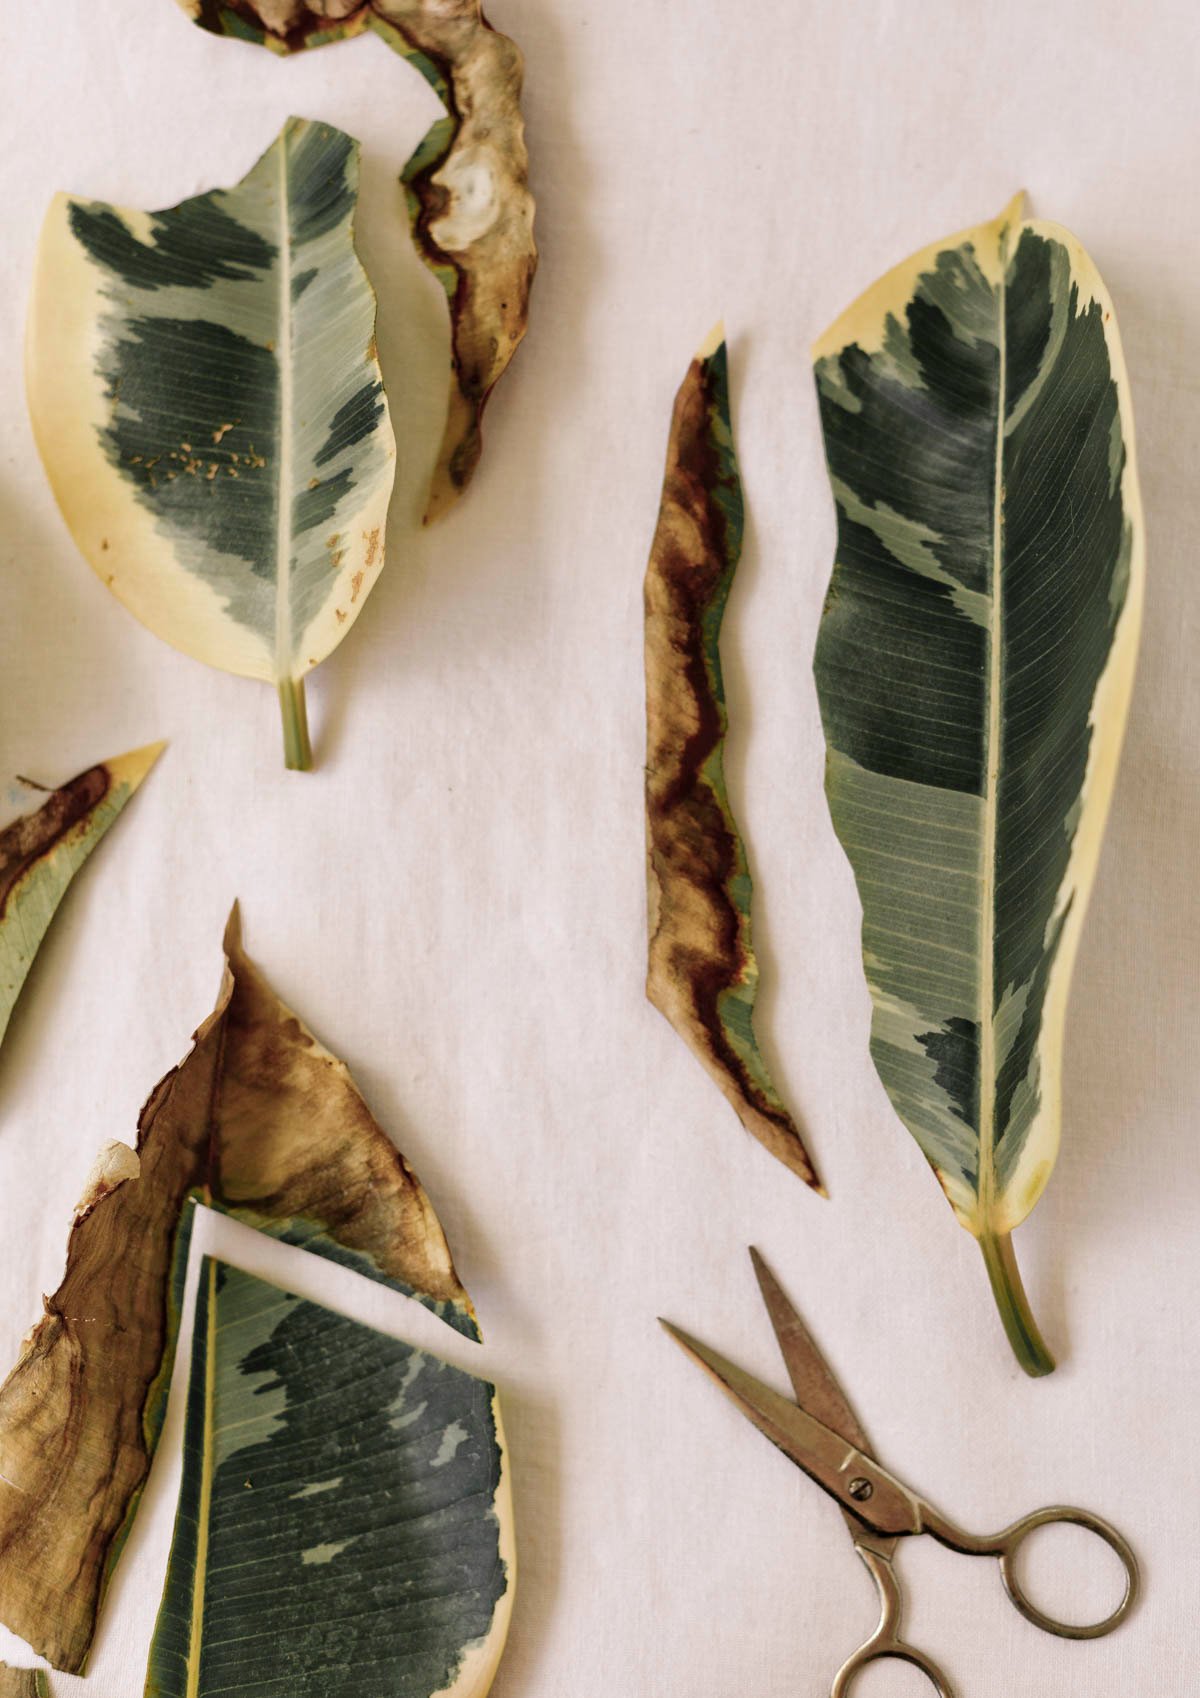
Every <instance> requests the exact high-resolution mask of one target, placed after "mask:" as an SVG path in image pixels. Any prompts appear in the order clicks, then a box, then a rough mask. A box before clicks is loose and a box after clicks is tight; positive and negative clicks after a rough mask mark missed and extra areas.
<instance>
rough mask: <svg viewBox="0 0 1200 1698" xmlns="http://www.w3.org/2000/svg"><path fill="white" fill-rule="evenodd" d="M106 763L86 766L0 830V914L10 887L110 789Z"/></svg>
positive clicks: (3, 909)
mask: <svg viewBox="0 0 1200 1698" xmlns="http://www.w3.org/2000/svg"><path fill="white" fill-rule="evenodd" d="M112 785H113V779H112V774H111V773H110V772H109V769H108V768H107V767H106V766H93V767H89V768H88V770H87V771H86V772H81V773H80V774H79V776H78V777H77V778H73V779H71V781H70V782H69V783H68V784H64V785H63V786H62V788H61V789H59V790H53V791H51V793H50V795H49V796H48V797H47V798H46V800H45V801H44V802H43V803H42V805H41V807H40V808H38V809H37V810H36V811H35V812H34V813H32V814H24V815H23V816H22V817H21V818H20V819H19V820H14V821H13V823H12V824H11V825H10V826H7V827H6V828H5V829H4V830H3V831H0V918H2V917H3V915H4V913H5V910H6V909H7V906H8V899H9V897H10V895H11V894H12V892H13V889H14V888H15V886H16V885H17V884H19V883H20V881H21V879H23V878H24V877H25V875H26V874H27V873H28V872H29V870H30V868H31V867H32V866H33V865H34V863H35V862H36V861H39V860H40V859H41V858H42V856H43V855H46V854H48V853H49V852H50V850H51V849H53V848H54V847H55V845H56V844H58V843H60V842H61V841H62V839H63V838H64V837H65V836H66V835H67V833H68V832H69V831H70V830H71V828H72V827H73V826H76V825H78V824H79V822H80V820H82V819H83V818H84V817H85V816H86V815H87V814H89V813H91V811H92V809H93V808H95V807H97V806H98V805H99V804H100V803H101V802H102V801H103V800H104V798H105V796H107V795H108V792H109V791H110V790H111V789H112Z"/></svg>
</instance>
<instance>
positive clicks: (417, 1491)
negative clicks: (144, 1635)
mask: <svg viewBox="0 0 1200 1698" xmlns="http://www.w3.org/2000/svg"><path fill="white" fill-rule="evenodd" d="M513 1549H514V1547H513V1531H512V1503H511V1494H510V1490H509V1478H508V1471H507V1468H506V1465H505V1456H504V1448H503V1436H502V1431H501V1426H500V1412H499V1408H498V1406H497V1402H496V1392H495V1387H494V1386H491V1385H488V1384H486V1383H485V1382H484V1381H483V1380H478V1379H475V1378H474V1376H472V1375H470V1374H465V1373H463V1372H462V1371H461V1370H460V1369H458V1368H453V1367H451V1366H450V1365H449V1364H448V1363H446V1362H442V1361H440V1360H439V1359H438V1358H437V1357H436V1356H432V1355H429V1354H428V1353H426V1352H423V1351H420V1350H416V1349H414V1348H413V1347H412V1346H410V1345H407V1344H403V1343H401V1342H400V1341H399V1340H397V1339H394V1338H388V1337H386V1336H385V1335H384V1334H382V1333H379V1332H376V1331H374V1330H373V1329H372V1328H370V1327H365V1326H361V1325H360V1324H359V1323H358V1322H356V1321H351V1320H347V1319H346V1318H345V1316H343V1315H337V1314H334V1313H333V1312H332V1311H331V1310H329V1309H325V1308H323V1307H321V1306H320V1305H319V1304H317V1303H310V1302H305V1301H302V1300H301V1299H300V1298H297V1297H292V1296H289V1295H288V1294H286V1293H285V1292H282V1291H280V1290H278V1289H277V1288H276V1287H274V1286H272V1285H267V1284H265V1283H264V1282H263V1281H262V1280H260V1279H255V1278H254V1277H253V1276H252V1275H250V1274H247V1273H243V1272H241V1271H240V1270H238V1269H237V1268H233V1267H230V1266H228V1265H226V1264H223V1263H220V1262H216V1261H213V1260H211V1259H209V1258H208V1257H206V1258H205V1259H204V1261H203V1263H202V1264H201V1270H200V1287H199V1295H198V1298H197V1305H196V1325H195V1332H194V1334H193V1346H192V1372H191V1381H190V1389H189V1392H188V1407H187V1421H186V1425H185V1431H184V1439H183V1478H182V1482H181V1485H180V1492H179V1511H178V1515H177V1517H176V1522H175V1537H174V1541H173V1543H172V1547H171V1557H170V1563H169V1566H168V1569H167V1578H166V1587H165V1590H164V1593H163V1601H162V1606H161V1609H160V1611H159V1617H158V1625H157V1628H156V1629H155V1633H154V1640H153V1643H152V1645H151V1649H150V1668H149V1675H148V1678H147V1681H146V1698H218V1694H220V1695H225V1694H228V1693H230V1692H237V1693H239V1694H241V1695H242V1698H258V1695H263V1698H266V1695H267V1694H272V1695H273V1694H276V1693H284V1692H286V1693H287V1694H288V1695H289V1698H360V1695H362V1694H364V1693H375V1692H380V1693H383V1692H386V1693H387V1694H389V1698H433V1694H435V1693H437V1694H441V1695H444V1698H483V1694H484V1693H486V1692H487V1690H488V1688H489V1687H490V1686H491V1684H492V1679H493V1676H494V1675H495V1672H496V1665H497V1663H498V1662H499V1660H500V1654H501V1652H502V1650H503V1648H504V1639H505V1634H506V1633H507V1630H508V1621H509V1616H510V1614H511V1611H512V1599H513V1583H514V1576H515V1567H514V1558H513ZM234 1574H236V1584H231V1583H230V1576H231V1575H234Z"/></svg>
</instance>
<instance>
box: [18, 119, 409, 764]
mask: <svg viewBox="0 0 1200 1698" xmlns="http://www.w3.org/2000/svg"><path fill="white" fill-rule="evenodd" d="M357 190H358V146H357V143H356V142H354V141H352V140H351V138H350V137H349V136H346V135H344V134H343V133H342V132H341V131H340V130H335V129H332V128H331V127H330V126H329V125H327V124H318V123H310V122H306V121H303V120H299V119H290V120H289V121H288V123H287V124H286V125H285V127H284V129H283V131H282V132H281V133H280V135H279V137H278V138H277V140H276V141H275V142H274V144H273V145H272V146H271V147H270V148H269V149H268V150H267V152H266V153H265V154H264V155H263V156H262V158H261V159H260V160H259V161H258V163H257V164H256V165H255V166H254V168H253V169H252V170H251V171H250V172H249V174H248V175H247V176H246V177H244V178H243V179H242V181H241V182H240V183H238V184H237V185H236V187H234V188H232V189H217V190H213V191H212V192H210V193H208V194H203V195H198V196H196V197H195V198H194V199H191V200H186V201H184V202H182V203H181V204H180V205H179V206H176V207H172V208H170V209H169V210H167V211H164V212H158V213H144V212H139V211H135V210H132V209H130V208H122V207H115V206H108V205H106V204H104V203H103V202H99V201H82V200H75V199H72V198H70V197H69V196H67V195H59V196H57V197H56V198H55V200H54V201H53V203H52V204H51V207H50V211H49V213H48V215H47V218H46V223H45V226H44V229H43V231H42V237H41V242H40V246H39V249H38V256H37V262H36V269H35V279H34V289H33V299H32V306H31V310H30V320H29V337H28V387H29V402H30V411H31V414H32V418H33V426H34V433H35V435H36V438H37V443H38V448H39V450H40V452H41V456H42V460H43V462H44V464H45V467H46V471H47V473H48V475H49V478H50V482H51V485H52V486H53V489H54V493H55V496H56V498H57V500H58V503H59V506H60V507H61V509H62V511H63V515H64V517H65V518H66V521H67V524H68V526H69V527H70V530H71V534H72V535H73V537H74V538H75V541H76V542H77V543H78V545H79V547H80V549H81V550H82V551H83V554H84V555H85V557H86V558H87V560H88V562H89V564H90V565H91V566H92V567H93V568H94V570H95V571H96V572H97V573H98V574H99V576H100V577H101V578H102V579H103V581H104V582H105V583H106V584H107V585H108V587H109V588H110V589H111V590H112V591H113V593H114V595H116V596H117V597H118V598H119V599H120V600H121V601H122V602H124V604H125V605H126V606H127V607H128V608H129V609H130V611H131V612H132V613H134V614H135V615H136V616H137V618H138V619H140V620H141V621H142V622H143V624H145V625H148V626H149V627H150V629H151V630H152V631H155V632H156V633H157V634H158V635H159V636H161V637H163V638H165V639H166V641H167V642H169V643H172V644H174V646H175V647H176V648H179V649H182V650H183V651H184V652H185V653H186V654H190V655H192V656H194V657H195V658H196V659H198V660H203V661H206V662H208V664H210V665H212V666H218V667H222V668H224V669H225V670H226V671H229V672H235V673H239V674H242V675H244V676H247V677H251V678H259V679H263V680H265V681H267V682H270V683H273V684H274V685H276V687H277V688H278V690H279V694H280V700H281V704H282V707H283V715H284V728H285V749H286V756H287V762H288V765H289V766H307V765H309V764H310V763H311V755H310V752H309V746H308V735H307V726H306V720H305V713H304V697H303V682H302V681H303V678H304V675H305V674H306V673H307V672H308V671H309V670H310V669H311V668H312V667H314V666H316V665H317V664H318V663H319V662H320V661H322V660H323V659H324V658H325V656H326V655H327V654H329V652H330V651H331V650H332V649H333V648H334V647H335V646H336V645H337V643H338V642H340V640H341V638H342V637H343V636H344V635H345V633H346V631H347V630H348V629H349V628H350V625H351V624H352V623H353V621H354V619H355V618H356V617H357V615H358V613H359V612H360V611H361V608H362V605H363V602H364V600H365V598H366V595H367V593H368V592H369V590H370V588H371V586H372V584H373V582H374V580H375V578H376V576H377V574H378V572H379V569H380V567H381V565H382V563H383V546H384V522H385V519H386V515H387V506H388V499H389V496H390V494H391V487H392V479H393V471H394V461H395V443H394V440H393V437H392V432H391V427H390V424H389V422H388V411H387V403H386V401H385V399H384V395H383V386H382V381H381V377H380V371H379V363H378V360H377V357H376V351H375V334H374V332H375V297H374V294H373V292H372V290H371V285H370V283H369V282H368V280H367V277H366V274H365V272H364V271H363V269H362V266H361V264H360V262H359V259H358V256H357V253H356V251H355V247H354V228H353V226H354V210H355V205H356V200H357Z"/></svg>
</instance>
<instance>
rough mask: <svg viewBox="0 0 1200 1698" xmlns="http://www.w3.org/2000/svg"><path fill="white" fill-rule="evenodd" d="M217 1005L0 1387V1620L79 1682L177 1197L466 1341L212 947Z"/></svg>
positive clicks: (364, 1163)
mask: <svg viewBox="0 0 1200 1698" xmlns="http://www.w3.org/2000/svg"><path fill="white" fill-rule="evenodd" d="M225 950H226V958H227V964H226V970H225V974H224V978H223V981H222V985H221V991H220V995H219V997H218V999H217V1006H216V1008H215V1009H214V1011H213V1013H212V1014H211V1015H209V1017H208V1019H207V1020H206V1021H205V1022H204V1024H203V1025H202V1026H201V1027H200V1029H199V1031H198V1032H197V1033H196V1036H195V1042H194V1045H193V1048H192V1050H191V1052H190V1053H189V1055H188V1056H187V1057H186V1059H185V1060H184V1061H183V1062H182V1063H181V1065H180V1066H179V1067H177V1068H176V1069H175V1070H174V1071H173V1072H171V1073H169V1074H168V1075H167V1076H166V1078H165V1079H163V1080H162V1081H161V1083H160V1084H159V1085H157V1086H156V1087H155V1089H154V1091H153V1093H152V1094H151V1096H150V1099H149V1101H148V1102H147V1104H146V1106H145V1108H144V1109H143V1110H142V1115H141V1119H140V1121H139V1125H138V1141H137V1150H136V1153H135V1152H134V1151H132V1150H130V1149H129V1148H128V1147H127V1146H124V1145H121V1144H112V1145H109V1146H108V1147H107V1148H106V1150H105V1151H104V1152H103V1153H102V1155H101V1157H100V1159H99V1161H98V1162H97V1164H96V1167H95V1168H94V1169H93V1172H92V1174H91V1176H90V1177H89V1180H88V1183H87V1188H86V1191H85V1194H84V1198H83V1200H82V1201H81V1203H80V1205H79V1208H78V1209H77V1211H76V1216H75V1223H74V1225H73V1227H72V1230H71V1235H70V1240H69V1243H68V1249H67V1269H66V1273H65V1275H64V1277H63V1281H62V1284H61V1285H60V1286H59V1288H58V1290H57V1291H56V1292H55V1294H54V1296H53V1297H50V1298H47V1299H46V1300H45V1314H44V1316H43V1317H42V1319H41V1320H40V1321H39V1322H38V1324H37V1326H36V1327H35V1328H34V1330H33V1331H32V1333H31V1334H30V1335H29V1337H28V1338H27V1339H26V1341H25V1344H24V1346H23V1348H22V1351H21V1356H20V1359H19V1361H18V1362H17V1365H16V1367H15V1368H14V1369H13V1371H12V1373H11V1374H10V1375H9V1377H8V1379H7V1381H6V1382H5V1384H4V1386H3V1387H2V1388H0V1621H3V1622H4V1624H5V1625H6V1626H7V1627H9V1628H11V1629H12V1631H13V1632H14V1633H17V1634H19V1635H20V1636H21V1638H23V1639H24V1640H26V1642H27V1643H28V1644H30V1645H31V1646H32V1647H33V1649H34V1650H35V1651H36V1652H37V1653H38V1654H39V1655H40V1656H43V1657H45V1658H46V1660H47V1661H48V1662H50V1663H51V1664H53V1666H54V1667H55V1668H60V1669H64V1670H66V1671H67V1672H69V1673H71V1674H78V1673H80V1672H82V1670H83V1668H84V1666H85V1663H86V1661H87V1655H88V1650H89V1648H90V1646H91V1642H92V1637H93V1635H94V1632H95V1626H96V1617H97V1613H98V1611H99V1608H100V1604H101V1602H102V1599H103V1594H104V1591H105V1588H106V1586H107V1583H108V1579H109V1577H110V1575H111V1572H112V1569H113V1566H114V1565H115V1563H116V1560H117V1557H118V1556H119V1554H120V1550H121V1547H122V1544H123V1542H124V1539H125V1536H126V1534H127V1533H128V1531H129V1528H130V1525H131V1523H132V1520H133V1516H134V1512H135V1510H136V1508H137V1504H138V1500H139V1497H140V1495H141V1491H142V1488H143V1485H144V1483H145V1480H146V1476H147V1473H148V1472H149V1468H150V1461H151V1458H152V1456H153V1454H154V1449H155V1446H156V1444H157V1442H158V1437H159V1432H160V1430H161V1426H162V1420H163V1416H164V1414H165V1409H166V1397H167V1390H168V1387H169V1384H170V1378H171V1368H172V1364H173V1362H174V1356H175V1345H176V1339H177V1334H178V1329H179V1314H180V1307H181V1303H182V1297H183V1285H184V1277H185V1273H186V1266H187V1247H188V1241H189V1238H190V1234H191V1227H192V1219H193V1215H194V1209H193V1208H192V1206H191V1205H192V1204H193V1203H194V1202H197V1201H198V1202H204V1203H208V1204H210V1205H211V1206H212V1207H214V1208H216V1209H220V1210H221V1211H223V1212H224V1213H226V1214H230V1215H233V1216H234V1217H235V1218H236V1219H238V1220H241V1221H245V1222H246V1223H248V1224H249V1225H251V1226H255V1227H258V1228H259V1229H260V1230H262V1231H264V1232H267V1233H269V1234H270V1235H271V1236H272V1237H275V1238H280V1239H283V1240H284V1241H286V1242H288V1243H292V1244H298V1245H301V1246H303V1248H305V1249H308V1250H313V1251H315V1252H316V1253H317V1254H319V1255H324V1256H327V1257H329V1258H330V1259H331V1260H333V1261H336V1262H339V1263H341V1264H343V1265H345V1266H348V1267H351V1268H354V1269H355V1270H357V1271H358V1272H359V1273H362V1274H365V1275H366V1276H367V1277H368V1278H371V1279H376V1280H379V1281H381V1282H382V1283H383V1284H385V1285H390V1286H392V1287H394V1288H395V1289H397V1290H400V1291H403V1292H405V1293H406V1294H409V1295H411V1296H415V1297H417V1298H418V1299H419V1300H420V1301H421V1302H422V1303H424V1304H425V1305H426V1306H427V1307H429V1308H431V1309H433V1310H434V1311H435V1312H436V1313H437V1314H440V1315H441V1316H442V1317H443V1319H445V1320H446V1321H447V1322H449V1324H450V1325H451V1326H453V1327H455V1328H456V1329H457V1330H458V1331H460V1332H462V1333H464V1334H465V1335H466V1336H467V1337H471V1338H477V1337H478V1336H479V1334H478V1328H477V1326H476V1323H475V1316H474V1310H473V1308H472V1306H471V1301H470V1299H469V1297H468V1296H467V1294H466V1292H465V1290H464V1289H463V1286H462V1284H461V1282H460V1281H459V1279H458V1276H457V1274H456V1273H455V1270H454V1264H453V1261H452V1260H451V1256H450V1251H449V1247H448V1246H447V1243H446V1238H445V1234H444V1233H443V1232H442V1229H441V1226H440V1225H439V1224H438V1220H437V1217H436V1215H435V1214H434V1212H433V1208H432V1205H431V1204H430V1202H429V1199H428V1197H427V1196H426V1195H425V1192H424V1191H423V1189H422V1188H421V1185H420V1183H419V1181H418V1180H417V1178H416V1176H415V1174H414V1173H413V1172H412V1170H411V1168H410V1167H409V1166H408V1164H407V1163H406V1162H405V1160H404V1158H403V1156H402V1155H400V1153H399V1152H398V1151H397V1149H396V1148H395V1146H394V1145H393V1144H392V1143H391V1141H390V1139H389V1138H388V1137H387V1136H386V1134H385V1133H384V1132H383V1131H382V1130H381V1128H380V1127H379V1126H378V1125H377V1124H376V1122H375V1121H374V1120H373V1119H372V1117H371V1114H370V1111H369V1110H368V1108H367V1106H366V1104H365V1103H364V1101H363V1099H362V1097H361V1096H360V1094H359V1092H358V1089H357V1087H356V1086H355V1084H354V1081H353V1079H352V1078H351V1077H350V1074H349V1072H348V1071H347V1069H346V1067H345V1066H344V1064H343V1063H342V1062H340V1061H339V1060H337V1058H336V1057H335V1056H333V1055H331V1054H330V1053H329V1051H328V1050H326V1049H324V1048H323V1047H322V1045H321V1044H319V1043H318V1042H317V1040H316V1039H315V1038H314V1037H313V1035H312V1033H311V1032H309V1030H308V1029H307V1027H306V1026H305V1025H304V1024H303V1023H302V1021H301V1020H300V1019H299V1018H298V1017H297V1016H296V1015H295V1014H294V1013H293V1012H292V1011H291V1009H289V1008H287V1007H286V1006H285V1005H284V1004H283V1003H282V1002H280V1000H279V999H278V997H277V996H276V995H275V993H274V992H273V991H272V990H271V988H270V986H269V985H268V983H267V981H266V980H265V979H264V977H263V975H262V974H261V973H260V972H259V970H258V969H257V967H255V966H254V964H253V963H252V962H251V961H250V960H249V958H248V957H247V956H246V954H245V952H244V951H243V949H242V945H241V937H240V930H239V926H238V919H237V912H236V910H235V911H234V914H233V916H232V918H231V919H230V923H229V927H228V930H227V932H226V938H225Z"/></svg>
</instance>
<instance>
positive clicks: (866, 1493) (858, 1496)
mask: <svg viewBox="0 0 1200 1698" xmlns="http://www.w3.org/2000/svg"><path fill="white" fill-rule="evenodd" d="M846 1490H847V1491H848V1492H849V1493H850V1496H851V1497H852V1498H853V1499H854V1501H855V1503H866V1501H867V1499H868V1498H869V1497H870V1496H871V1494H872V1492H873V1491H874V1490H875V1488H874V1486H873V1485H872V1484H871V1482H870V1481H869V1480H864V1479H863V1478H862V1477H861V1475H860V1476H859V1478H858V1479H857V1480H851V1482H850V1484H849V1485H848V1486H847V1487H846Z"/></svg>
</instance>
